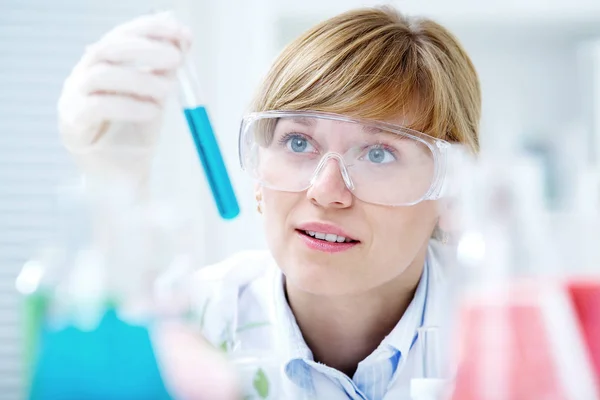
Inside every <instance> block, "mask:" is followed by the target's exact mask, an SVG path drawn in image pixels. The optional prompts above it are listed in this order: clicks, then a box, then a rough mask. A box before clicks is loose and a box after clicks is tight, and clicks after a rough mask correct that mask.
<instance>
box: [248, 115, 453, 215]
mask: <svg viewBox="0 0 600 400" xmlns="http://www.w3.org/2000/svg"><path fill="white" fill-rule="evenodd" d="M449 148H450V143H448V142H446V141H444V140H440V139H436V138H434V137H431V136H428V135H426V134H424V133H421V132H417V131H414V130H411V129H407V128H404V127H402V126H399V125H393V124H388V123H383V122H376V121H367V120H361V119H354V118H349V117H346V116H343V115H338V114H330V113H323V112H312V111H266V112H259V113H252V114H249V115H247V116H246V117H244V119H243V120H242V125H241V128H240V136H239V156H240V163H241V166H242V168H243V169H244V170H245V171H247V172H248V173H249V174H250V176H252V178H254V179H255V180H257V181H258V182H259V183H260V184H261V185H263V186H266V187H268V188H271V189H275V190H280V191H286V192H302V191H305V190H307V189H309V188H310V187H311V186H312V185H313V184H315V182H317V180H318V179H319V176H320V175H321V174H322V173H323V171H324V170H325V169H326V166H327V165H329V164H330V163H331V162H334V163H337V165H338V166H339V170H340V173H341V177H342V179H343V181H344V183H345V185H346V187H347V188H348V189H349V190H350V191H351V192H352V193H353V195H354V196H356V198H358V199H360V200H362V201H365V202H368V203H373V204H380V205H387V206H409V205H413V204H417V203H419V202H421V201H423V200H435V199H438V198H439V197H440V196H441V194H442V186H443V182H444V176H445V170H446V154H447V152H448V149H449Z"/></svg>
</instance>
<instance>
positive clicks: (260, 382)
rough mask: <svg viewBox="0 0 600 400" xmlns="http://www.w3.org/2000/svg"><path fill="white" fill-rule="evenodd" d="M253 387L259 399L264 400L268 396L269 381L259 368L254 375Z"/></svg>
mask: <svg viewBox="0 0 600 400" xmlns="http://www.w3.org/2000/svg"><path fill="white" fill-rule="evenodd" d="M253 386H254V389H256V393H258V395H259V396H260V398H261V399H266V398H267V397H268V396H269V380H268V379H267V374H265V371H263V370H262V368H259V369H258V370H257V371H256V375H254V382H253Z"/></svg>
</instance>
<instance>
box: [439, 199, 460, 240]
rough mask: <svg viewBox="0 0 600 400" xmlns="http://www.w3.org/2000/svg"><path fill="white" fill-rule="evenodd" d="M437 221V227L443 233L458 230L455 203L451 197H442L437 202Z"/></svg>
mask: <svg viewBox="0 0 600 400" xmlns="http://www.w3.org/2000/svg"><path fill="white" fill-rule="evenodd" d="M438 209H439V219H438V227H439V229H441V230H442V231H443V232H447V233H452V232H456V231H458V229H459V226H458V215H457V212H458V210H457V208H456V201H455V199H454V198H452V197H443V198H441V199H440V200H438Z"/></svg>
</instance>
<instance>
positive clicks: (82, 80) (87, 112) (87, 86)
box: [58, 13, 192, 185]
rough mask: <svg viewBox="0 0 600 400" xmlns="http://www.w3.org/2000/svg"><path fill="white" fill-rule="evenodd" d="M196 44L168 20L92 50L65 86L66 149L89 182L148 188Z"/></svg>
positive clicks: (115, 33) (152, 18) (121, 29)
mask: <svg viewBox="0 0 600 400" xmlns="http://www.w3.org/2000/svg"><path fill="white" fill-rule="evenodd" d="M191 38H192V35H191V32H190V31H189V29H188V28H186V27H185V26H183V25H181V24H180V23H179V22H177V21H176V20H175V19H174V18H173V17H172V16H171V15H170V14H168V13H162V14H154V15H146V16H142V17H139V18H137V19H134V20H132V21H130V22H127V23H125V24H123V25H120V26H117V27H116V28H114V29H113V30H111V31H110V32H108V33H107V34H106V35H105V36H104V37H102V38H101V39H100V40H99V41H98V42H97V43H95V44H92V45H91V46H89V47H87V49H86V51H85V53H84V55H83V57H82V58H81V60H80V61H79V63H78V64H77V65H76V66H75V68H74V69H73V71H72V73H71V75H70V76H69V77H68V78H67V80H66V81H65V84H64V87H63V91H62V94H61V96H60V99H59V102H58V115H59V130H60V133H61V136H62V140H63V143H64V144H65V146H66V147H67V149H68V150H69V151H70V152H71V153H72V154H73V155H74V156H75V158H76V161H77V162H78V164H80V166H81V168H83V172H84V173H85V174H86V175H87V176H88V177H90V178H93V179H100V180H107V179H108V180H110V179H127V180H129V182H128V183H133V184H134V185H141V184H143V183H144V181H145V179H146V177H147V175H148V172H149V170H150V164H151V159H152V156H153V149H154V145H155V142H156V139H157V135H158V133H159V131H160V128H161V120H162V116H163V111H164V105H165V101H166V98H167V97H168V95H169V92H171V91H172V89H173V88H174V86H175V83H176V70H177V68H178V67H179V66H180V65H181V64H182V62H183V59H184V57H185V55H186V53H187V51H188V50H189V48H190V45H191Z"/></svg>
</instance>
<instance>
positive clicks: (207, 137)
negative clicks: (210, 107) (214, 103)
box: [184, 106, 240, 219]
mask: <svg viewBox="0 0 600 400" xmlns="http://www.w3.org/2000/svg"><path fill="white" fill-rule="evenodd" d="M184 113H185V118H186V119H187V122H188V126H189V128H190V132H191V133H192V137H193V138H194V143H195V145H196V150H197V151H198V156H199V157H200V161H201V162H202V167H203V168H204V173H205V174H206V178H207V180H208V184H209V185H210V189H211V191H212V194H213V198H214V199H215V202H216V204H217V208H218V209H219V214H221V217H222V218H224V219H232V218H235V217H237V216H238V214H239V213H240V206H239V205H238V202H237V199H236V197H235V193H234V191H233V187H232V186H231V181H230V179H229V175H228V174H227V168H226V167H225V162H224V161H223V156H222V155H221V150H220V149H219V145H218V143H217V139H216V137H215V134H214V133H213V129H212V126H211V124H210V120H209V118H208V114H207V113H206V109H205V108H204V107H203V106H199V107H196V108H191V109H190V108H186V109H184Z"/></svg>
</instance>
